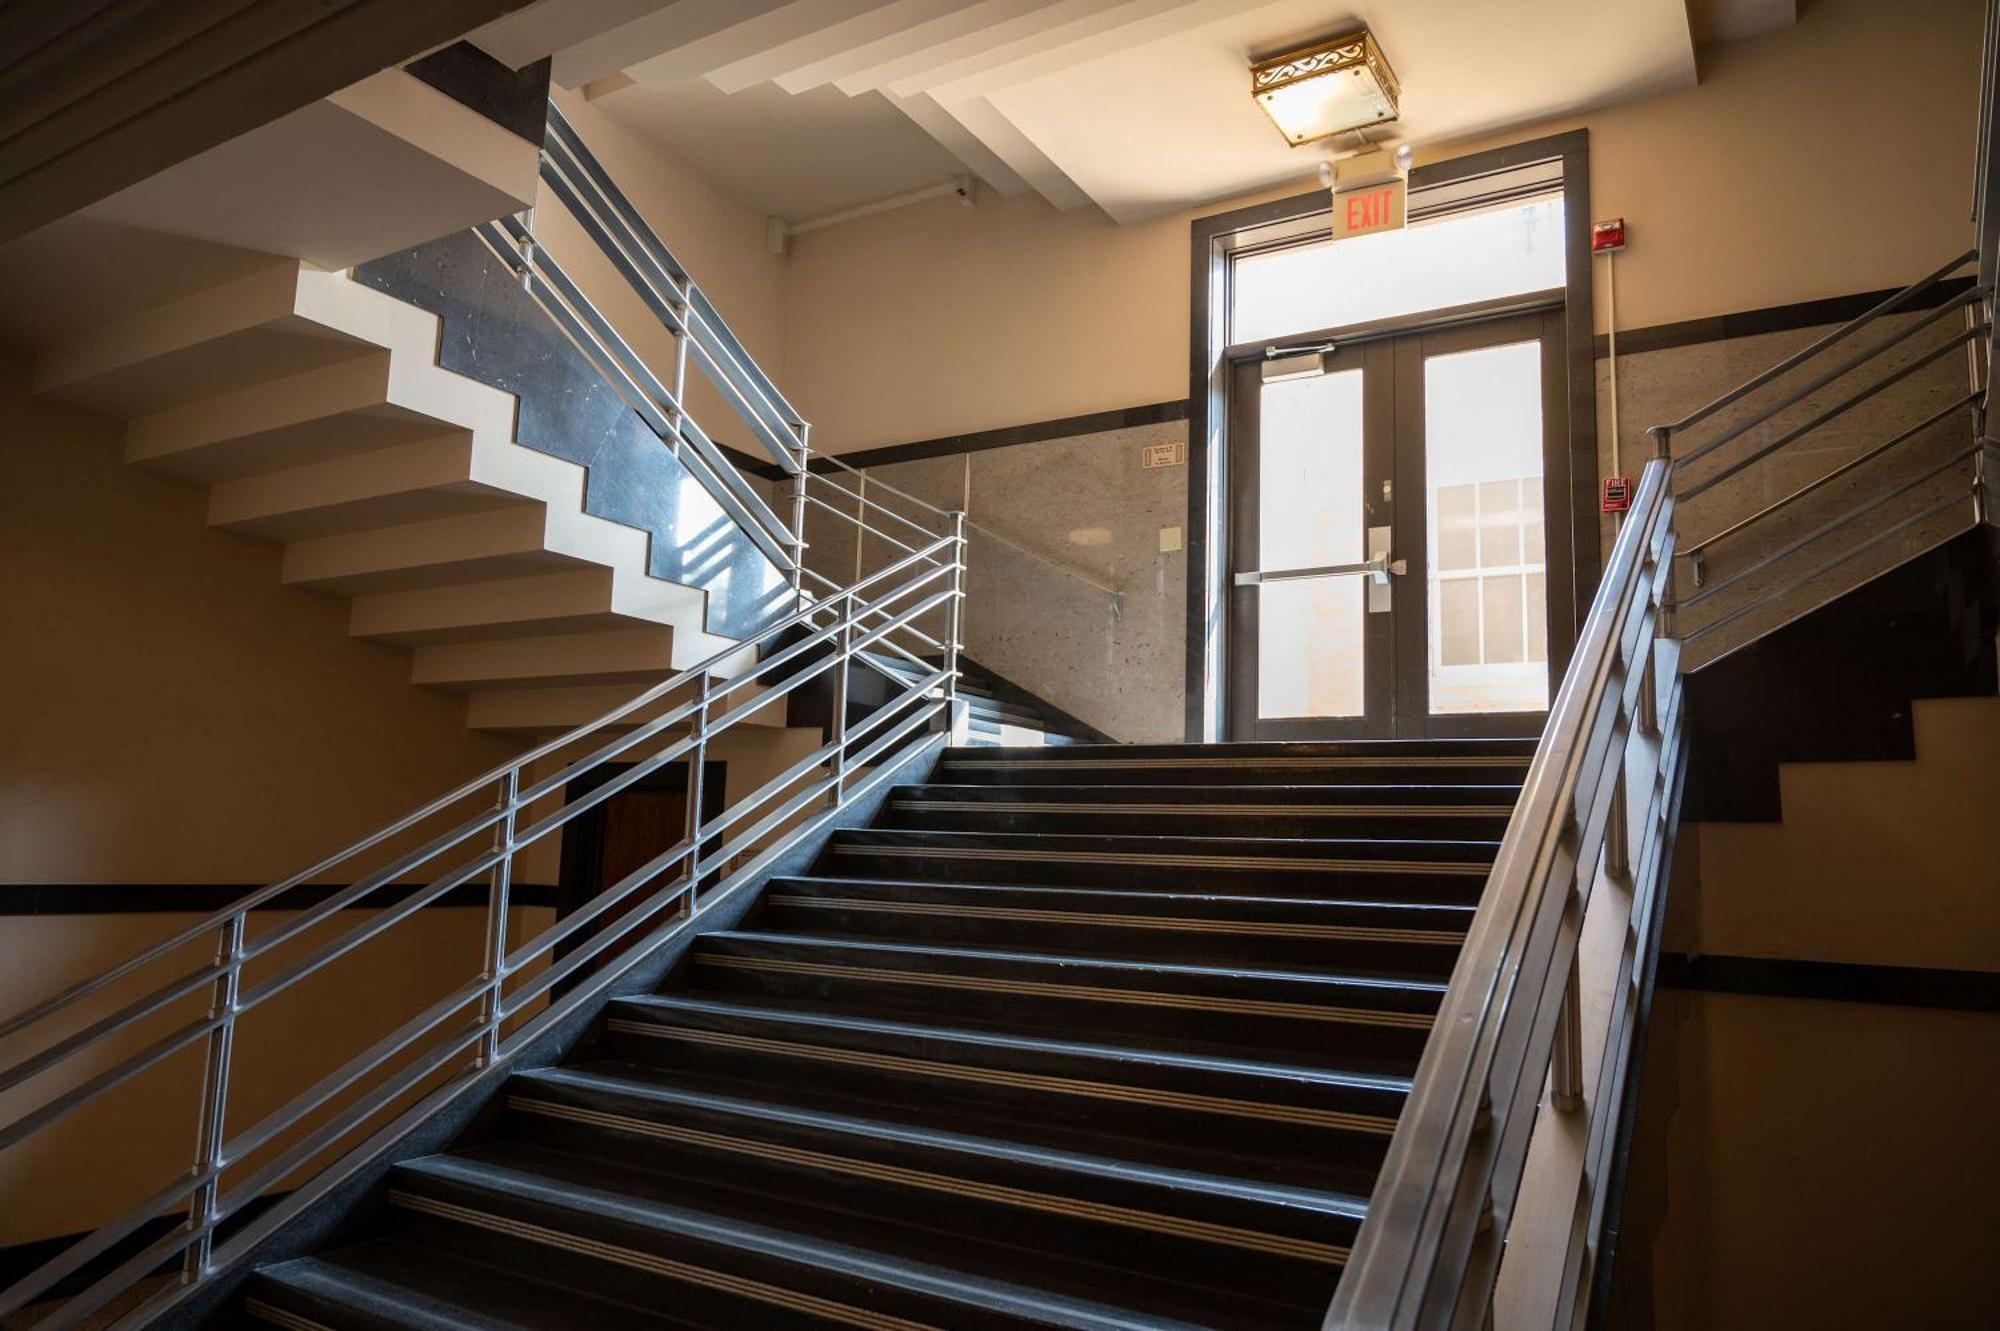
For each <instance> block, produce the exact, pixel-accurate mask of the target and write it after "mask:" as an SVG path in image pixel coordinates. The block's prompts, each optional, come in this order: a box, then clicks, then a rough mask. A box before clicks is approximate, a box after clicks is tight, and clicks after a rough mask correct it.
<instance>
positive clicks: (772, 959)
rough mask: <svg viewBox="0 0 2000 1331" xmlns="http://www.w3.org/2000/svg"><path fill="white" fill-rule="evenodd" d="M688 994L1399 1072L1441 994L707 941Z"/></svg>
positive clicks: (843, 944) (755, 938) (1012, 959)
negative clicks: (745, 997)
mask: <svg viewBox="0 0 2000 1331" xmlns="http://www.w3.org/2000/svg"><path fill="white" fill-rule="evenodd" d="M683 975H684V978H682V979H680V980H679V981H678V983H679V985H680V986H682V987H684V988H685V989H688V990H692V991H694V992H698V993H703V994H724V995H736V994H747V995H752V996H755V997H759V998H762V999H765V1000H768V1001H773V1002H787V1003H793V1002H796V1003H804V1004H809V1005H811V1006H813V1007H814V1008H815V1009H817V1010H822V1011H833V1012H848V1013H860V1014H868V1015H879V1016H889V1017H895V1018H899V1019H905V1020H907V1019H910V1018H919V1019H924V1020H936V1021H943V1022H947V1023H951V1024H958V1025H967V1026H975V1027H986V1028H990V1029H993V1030H1004V1031H1012V1032H1021V1033H1036V1032H1044V1031H1046V1032H1061V1033H1065V1034H1074V1035H1081V1036H1083V1037H1084V1038H1087V1039H1091V1040H1096V1041H1101V1042H1107V1043H1108V1042H1118V1043H1124V1042H1133V1043H1139V1044H1144V1045H1146V1046H1148V1047H1152V1048H1162V1049H1182V1050H1204V1051H1227V1050H1239V1051H1243V1052H1246V1053H1254V1054H1255V1055H1256V1056H1258V1057H1264V1058H1271V1059H1276V1060H1282V1061H1285V1062H1296V1063H1303V1064H1306V1065H1308V1066H1315V1067H1336V1068H1368V1069H1373V1070H1382V1071H1394V1072H1399V1073H1401V1072H1407V1071H1409V1070H1411V1069H1413V1068H1414V1067H1415V1066H1416V1060H1417V1056H1418V1055H1419V1054H1421V1053H1422V1052H1423V1045H1424V1041H1425V1040H1426V1039H1428V1038H1429V1035H1430V1026H1431V1018H1432V1016H1433V1014H1434V1013H1435V1012H1436V1010H1437V1005H1438V1001H1439V999H1440V998H1441V997H1442V994H1443V985H1442V984H1438V983H1427V982H1423V981H1417V980H1392V979H1381V978H1367V977H1358V976H1333V975H1326V974H1311V973H1306V972H1297V971H1273V970H1250V969H1246V968H1225V967H1213V966H1184V965H1180V966H1170V965H1163V964H1159V963H1149V962H1136V961H1115V960H1108V959H1103V958H1095V957H1074V956H1061V955H1051V954H1046V953H1033V952H1004V951H996V950H983V949H972V948H953V947H936V946H925V945H909V944H901V943H886V942H864V941H858V940H856V941H848V940H842V939H836V938H828V937H825V936H821V935H812V934H762V933H752V932H747V931H730V932H726V933H712V934H706V935H704V936H703V937H702V938H700V939H699V940H697V942H696V943H695V945H694V948H693V949H692V951H691V952H690V953H689V956H688V962H687V966H686V968H685V971H684V972H683Z"/></svg>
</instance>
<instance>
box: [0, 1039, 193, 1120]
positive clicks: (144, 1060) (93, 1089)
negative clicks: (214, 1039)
mask: <svg viewBox="0 0 2000 1331" xmlns="http://www.w3.org/2000/svg"><path fill="white" fill-rule="evenodd" d="M223 1020H224V1018H222V1017H220V1016H216V1017H204V1018H201V1019H199V1020H196V1021H191V1022H188V1023H187V1024H185V1025H183V1026H181V1027H180V1028H179V1029H177V1030H174V1031H171V1032H169V1033H168V1034H166V1035H163V1036H161V1037H160V1038H159V1039H157V1040H155V1041H153V1043H151V1044H149V1045H147V1046H146V1047H145V1048H143V1049H141V1050H139V1051H138V1052H137V1053H134V1054H128V1055H127V1056H126V1057H125V1058H123V1059H121V1060H120V1061H118V1062H117V1063H114V1064H112V1065H111V1066H110V1067H108V1068H106V1069H105V1070H104V1071H102V1072H100V1073H98V1074H97V1075H96V1076H94V1077H92V1078H90V1079H89V1080H88V1081H85V1082H81V1083H79V1084H77V1085H75V1086H72V1087H71V1088H70V1089H69V1090H67V1091H64V1092H63V1093H62V1094H61V1095H59V1096H57V1097H56V1098H55V1099H53V1100H49V1101H46V1102H44V1103H43V1105H42V1106H41V1108H39V1109H32V1110H29V1111H28V1112H27V1113H25V1114H23V1115H21V1116H20V1117H19V1118H17V1119H15V1120H14V1121H13V1122H11V1123H9V1124H8V1125H7V1126H6V1127H4V1128H0V1152H3V1151H5V1150H6V1149H7V1148H8V1147H10V1146H13V1145H14V1144H15V1143H17V1142H21V1141H25V1140H26V1139H27V1138H29V1137H32V1136H34V1135H35V1134H36V1133H37V1132H40V1131H41V1130H42V1129H43V1128H45V1127H47V1126H48V1125H49V1124H51V1123H53V1122H55V1121H56V1120H57V1119H59V1118H61V1117H63V1116H64V1115H65V1114H68V1113H70V1112H72V1111H73V1110H77V1109H80V1108H82V1107H83V1106H84V1105H87V1104H89V1103H90V1102H91V1101H92V1100H95V1099H96V1098H97V1097H98V1096H100V1095H102V1094H104V1093H105V1092H106V1091H109V1090H112V1089H115V1088H116V1087H119V1086H122V1085H124V1084H125V1083H126V1082H128V1081H130V1080H131V1079H132V1078H134V1077H136V1076H138V1075H139V1074H140V1073H142V1072H144V1071H145V1070H146V1069H148V1068H150V1067H152V1066H153V1065H154V1064H156V1063H159V1062H160V1061H161V1060H162V1059H165V1058H168V1057H171V1056H172V1055H174V1054H177V1053H179V1052H180V1051H181V1050H183V1049H185V1048H187V1047H188V1046H189V1045H191V1044H193V1043H194V1042H195V1041H196V1040H199V1039H200V1038H201V1037H202V1036H204V1035H206V1034H208V1033H209V1032H210V1031H212V1030H214V1029H215V1028H216V1027H217V1026H220V1025H221V1024H222V1023H223Z"/></svg>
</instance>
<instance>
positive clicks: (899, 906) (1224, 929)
mask: <svg viewBox="0 0 2000 1331" xmlns="http://www.w3.org/2000/svg"><path fill="white" fill-rule="evenodd" d="M765 902H766V903H767V904H769V905H773V906H797V907H804V908H807V909H812V910H858V911H877V912H881V913H883V914H891V915H943V916H948V917H951V918H954V919H956V918H963V917H970V918H974V919H994V920H1016V921H1020V922H1022V923H1044V922H1046V923H1062V924H1092V925H1110V926H1115V927H1122V928H1132V929H1159V930H1173V931H1177V932H1195V933H1224V934H1251V935H1256V936H1259V937H1281V938H1315V939H1322V940H1326V941H1329V942H1384V943H1423V944H1436V945H1438V946H1451V947H1458V946H1461V945H1463V944H1464V942H1465V935H1464V934H1462V933H1452V932H1451V931H1449V930H1445V929H1397V928H1391V927H1376V926H1371V925H1339V924H1303V923H1301V924H1287V923H1284V922H1282V921H1276V920H1199V919H1189V918H1185V917H1181V916H1172V915H1122V914H1116V913H1107V912H1097V911H1066V910H1037V909H1034V908H1032V907H1027V906H1021V907H1010V906H968V905H955V904H947V903H944V902H938V903H930V902H919V901H871V900H868V899H866V898H862V897H794V896H784V895H780V894H779V893H776V892H774V893H772V894H771V895H769V896H767V897H766V898H765Z"/></svg>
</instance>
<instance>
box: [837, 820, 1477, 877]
mask: <svg viewBox="0 0 2000 1331" xmlns="http://www.w3.org/2000/svg"><path fill="white" fill-rule="evenodd" d="M866 830H869V831H895V830H897V829H894V828H869V829H866ZM829 849H831V850H832V851H833V853H834V854H836V855H887V856H891V857H901V858H913V857H921V858H925V859H955V860H1014V861H1028V862H1030V863H1050V862H1055V863H1063V864H1078V863H1083V864H1133V865H1152V866H1158V867H1163V868H1177V869H1264V868H1283V869H1302V870H1310V871H1312V872H1314V873H1357V872H1367V871H1370V870H1373V871H1377V872H1381V873H1434V874H1443V875H1448V876H1451V877H1470V876H1474V875H1477V876H1479V877H1482V878H1483V877H1486V876H1487V875H1489V874H1491V873H1492V872H1493V866H1492V865H1490V864H1478V863H1474V862H1471V861H1467V860H1388V859H1382V860H1364V859H1320V858H1316V857H1310V856H1304V855H1301V856H1284V855H1262V856H1260V855H1186V854H1163V855H1148V854H1145V853H1143V852H1140V851H1118V850H1096V851H1092V850H1030V849H1027V848H1023V847H1006V848H1002V847H995V848H993V849H990V850H988V849H983V848H981V847H978V846H898V845H878V844H874V843H864V844H861V845H856V844H853V843H851V842H840V841H836V842H834V843H833V845H832V846H831V847H829Z"/></svg>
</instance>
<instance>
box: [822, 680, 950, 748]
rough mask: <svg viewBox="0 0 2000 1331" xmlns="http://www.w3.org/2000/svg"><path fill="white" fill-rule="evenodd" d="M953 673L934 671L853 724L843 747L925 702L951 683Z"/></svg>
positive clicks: (850, 744)
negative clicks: (902, 712) (907, 708)
mask: <svg viewBox="0 0 2000 1331" xmlns="http://www.w3.org/2000/svg"><path fill="white" fill-rule="evenodd" d="M953 673H954V672H953V671H950V670H933V671H932V672H931V673H930V674H929V675H926V676H925V677H923V678H922V679H919V680H917V681H915V682H914V683H912V684H910V685H909V686H907V687H906V688H905V689H904V690H903V691H902V692H901V693H899V694H897V695H896V696H895V697H893V698H890V699H889V700H888V701H886V702H884V703H883V704H882V705H881V706H879V707H877V708H876V709H875V710H874V711H872V712H870V713H868V715H866V716H864V717H862V718H861V719H860V720H859V721H855V722H853V723H851V724H850V725H849V726H848V727H847V733H846V734H845V735H844V736H842V737H841V739H842V743H843V745H844V746H846V747H852V746H853V745H854V743H855V742H856V741H857V740H859V739H861V738H862V737H863V736H864V735H866V734H867V733H868V732H869V731H871V730H873V729H874V728H875V727H876V726H879V725H881V724H882V723H883V722H884V721H887V720H888V719H889V718H890V717H892V716H894V715H895V714H896V712H897V710H898V709H900V708H903V707H907V706H909V705H910V704H911V703H916V702H921V701H923V700H924V699H925V698H927V697H929V696H930V693H931V690H932V689H937V688H942V687H944V686H945V685H946V684H948V683H950V682H951V677H952V675H953Z"/></svg>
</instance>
